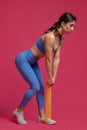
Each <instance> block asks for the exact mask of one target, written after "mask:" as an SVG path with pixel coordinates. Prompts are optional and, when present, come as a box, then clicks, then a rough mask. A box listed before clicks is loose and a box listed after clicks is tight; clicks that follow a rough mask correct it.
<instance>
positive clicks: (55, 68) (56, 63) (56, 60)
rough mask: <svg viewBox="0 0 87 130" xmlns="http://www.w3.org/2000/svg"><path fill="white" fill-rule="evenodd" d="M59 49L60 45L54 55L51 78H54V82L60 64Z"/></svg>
mask: <svg viewBox="0 0 87 130" xmlns="http://www.w3.org/2000/svg"><path fill="white" fill-rule="evenodd" d="M61 47H62V45H59V47H58V49H57V50H56V52H55V54H54V61H53V77H54V80H55V79H56V77H57V72H58V67H59V63H60V52H61Z"/></svg>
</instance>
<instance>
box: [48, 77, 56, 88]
mask: <svg viewBox="0 0 87 130" xmlns="http://www.w3.org/2000/svg"><path fill="white" fill-rule="evenodd" d="M54 83H55V78H54V77H51V78H49V79H48V82H47V84H48V85H50V86H53V85H54Z"/></svg>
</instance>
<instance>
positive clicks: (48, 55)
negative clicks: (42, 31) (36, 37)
mask: <svg viewBox="0 0 87 130" xmlns="http://www.w3.org/2000/svg"><path fill="white" fill-rule="evenodd" d="M53 43H54V36H53V34H47V35H46V36H45V42H44V44H45V63H46V69H47V73H48V80H49V79H50V78H52V76H53V71H52V69H53V67H52V63H53V61H52V46H53Z"/></svg>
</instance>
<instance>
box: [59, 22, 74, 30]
mask: <svg viewBox="0 0 87 130" xmlns="http://www.w3.org/2000/svg"><path fill="white" fill-rule="evenodd" d="M61 26H62V29H63V33H70V32H71V31H73V30H74V26H75V21H73V22H67V23H64V22H62V24H61Z"/></svg>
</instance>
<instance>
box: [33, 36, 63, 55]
mask: <svg viewBox="0 0 87 130" xmlns="http://www.w3.org/2000/svg"><path fill="white" fill-rule="evenodd" d="M61 43H62V37H61V38H60V41H59V45H61ZM35 45H36V47H37V48H38V49H39V50H40V51H41V52H42V53H43V54H45V47H44V44H43V42H42V40H41V38H39V39H38V40H37V41H36V43H35ZM52 51H53V52H54V44H53V48H52Z"/></svg>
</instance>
